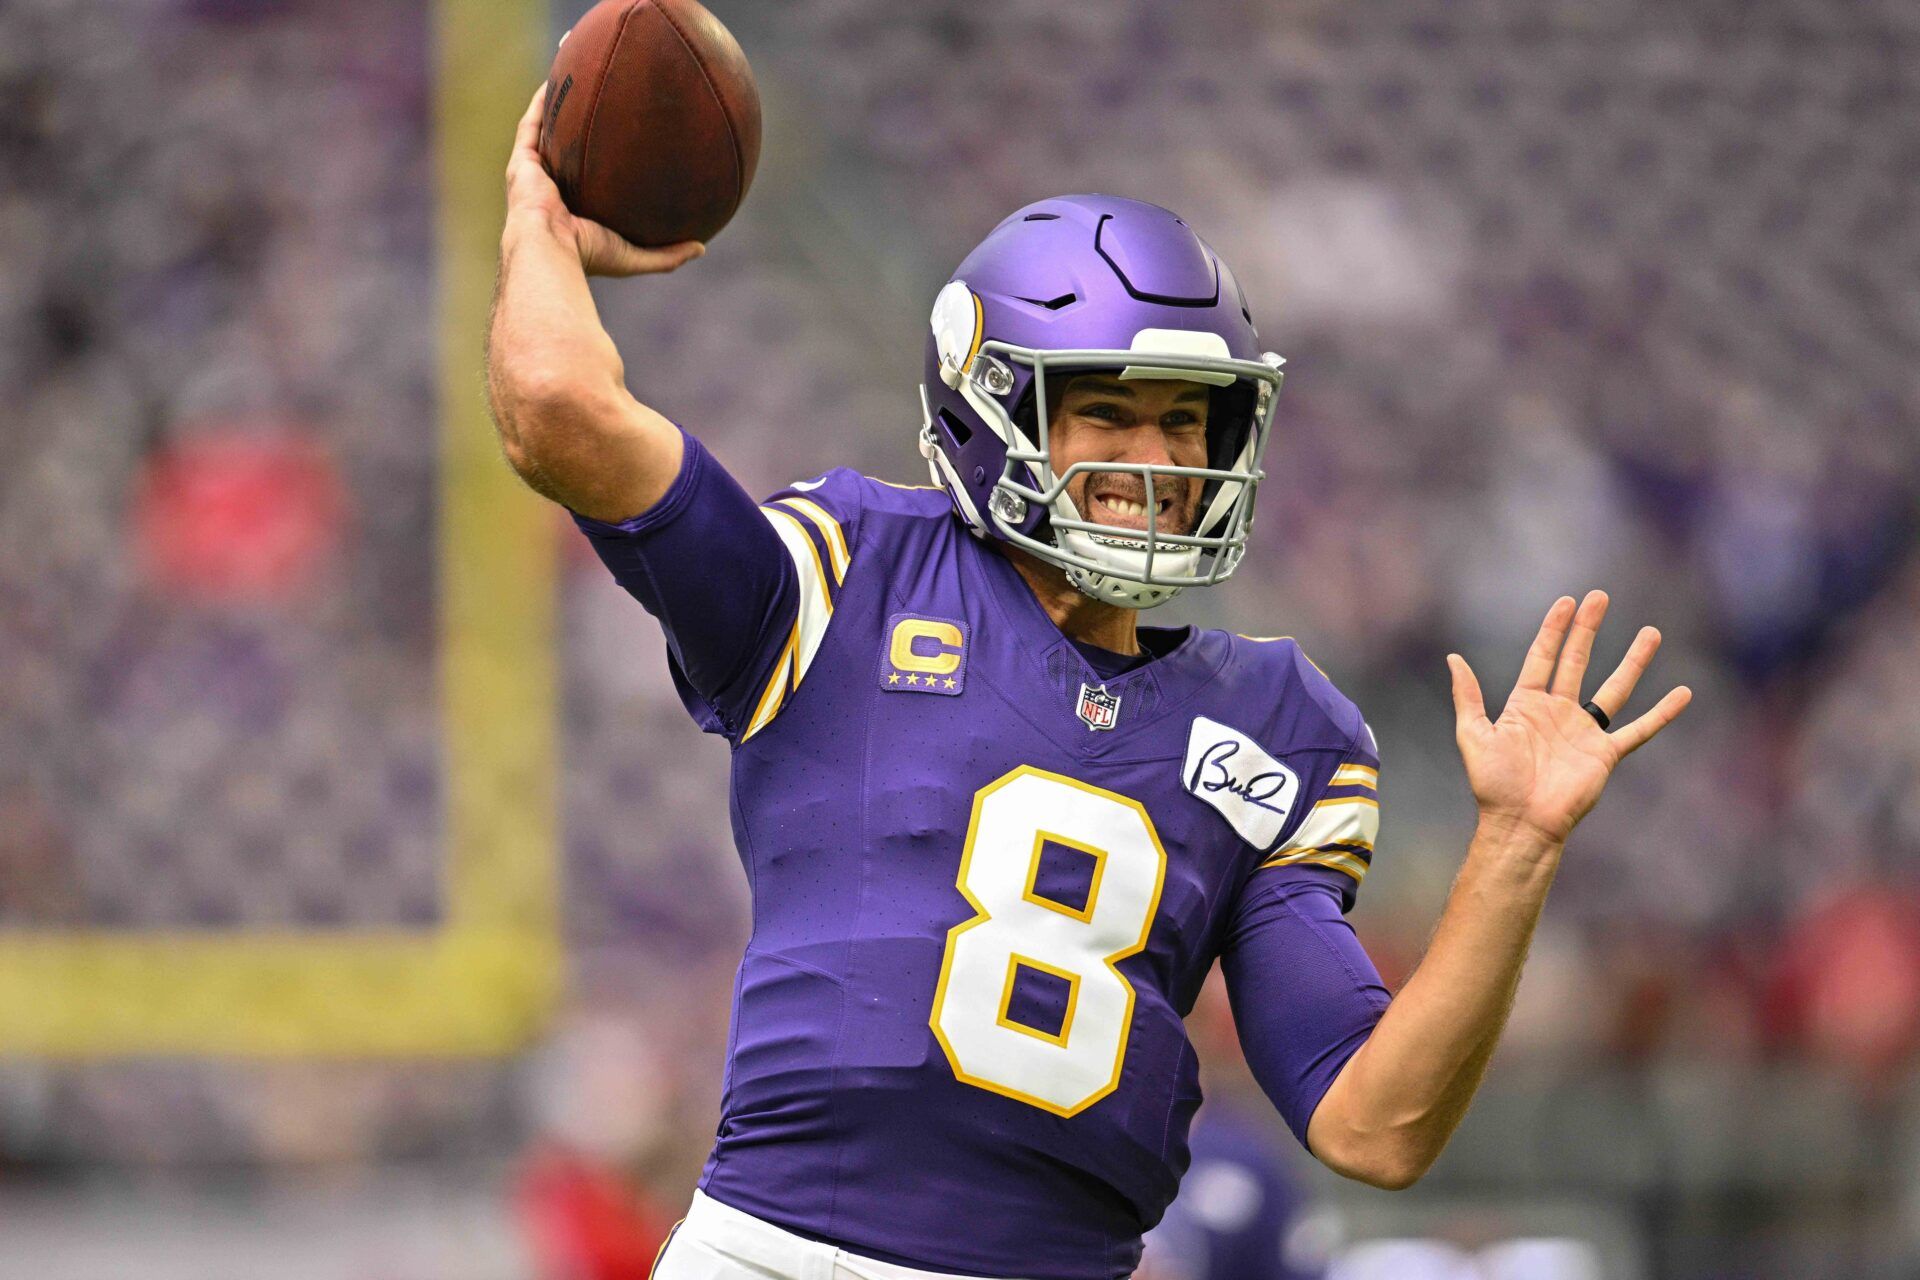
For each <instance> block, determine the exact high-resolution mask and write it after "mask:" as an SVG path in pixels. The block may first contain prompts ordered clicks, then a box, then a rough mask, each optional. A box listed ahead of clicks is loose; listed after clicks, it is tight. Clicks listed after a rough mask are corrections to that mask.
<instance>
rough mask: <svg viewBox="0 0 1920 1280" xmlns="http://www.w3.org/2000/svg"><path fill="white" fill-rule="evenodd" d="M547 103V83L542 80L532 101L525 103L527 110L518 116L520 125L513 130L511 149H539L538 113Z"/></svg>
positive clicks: (534, 92)
mask: <svg viewBox="0 0 1920 1280" xmlns="http://www.w3.org/2000/svg"><path fill="white" fill-rule="evenodd" d="M546 102H547V82H546V81H544V80H542V81H541V82H540V87H539V88H538V89H535V90H534V91H533V100H532V101H531V102H529V103H527V109H526V111H524V112H523V113H521V116H520V123H519V124H518V125H516V126H515V127H514V130H513V149H514V150H515V151H535V152H537V151H538V150H539V149H540V112H541V109H542V108H543V107H545V106H546Z"/></svg>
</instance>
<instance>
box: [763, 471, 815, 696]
mask: <svg viewBox="0 0 1920 1280" xmlns="http://www.w3.org/2000/svg"><path fill="white" fill-rule="evenodd" d="M760 510H761V511H762V512H764V513H765V514H766V517H767V522H768V523H769V524H771V525H772V526H773V531H774V532H775V533H777V534H779V535H780V541H781V543H782V544H783V545H784V546H785V547H786V549H787V555H788V556H790V557H791V558H792V560H793V567H794V568H795V569H796V570H798V571H799V574H800V615H799V617H798V618H797V619H796V620H795V623H794V654H793V661H794V669H793V680H792V682H791V687H792V688H794V689H798V688H799V687H800V682H801V681H802V680H804V679H806V676H807V668H809V667H811V666H812V665H813V659H814V656H815V655H816V654H818V653H819V652H820V642H821V641H822V640H823V639H825V638H826V634H827V623H829V622H831V621H832V620H833V597H832V595H831V594H830V592H829V590H828V585H827V572H826V568H825V566H824V565H822V564H821V563H820V551H819V548H817V547H815V546H814V545H813V539H812V538H810V537H808V536H807V531H806V529H805V527H803V526H802V525H801V523H800V518H799V517H798V516H795V515H793V514H792V513H791V512H787V511H782V510H779V509H778V508H773V507H762V508H760Z"/></svg>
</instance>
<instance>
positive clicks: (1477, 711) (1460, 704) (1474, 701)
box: [1447, 653, 1487, 732]
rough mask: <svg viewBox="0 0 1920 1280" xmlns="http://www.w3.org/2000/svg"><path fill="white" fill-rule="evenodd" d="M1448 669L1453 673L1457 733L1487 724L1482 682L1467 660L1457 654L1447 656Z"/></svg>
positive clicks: (1455, 727)
mask: <svg viewBox="0 0 1920 1280" xmlns="http://www.w3.org/2000/svg"><path fill="white" fill-rule="evenodd" d="M1447 669H1448V670H1449V671H1451V672H1453V723H1454V730H1455V731H1456V732H1461V731H1464V730H1466V729H1468V728H1470V727H1472V726H1473V725H1477V724H1485V723H1486V722H1487V703H1486V699H1484V698H1483V697H1481V696H1480V680H1479V677H1477V676H1475V675H1474V674H1473V668H1472V667H1470V666H1468V665H1467V660H1466V659H1465V658H1463V657H1461V656H1460V655H1459V654H1457V653H1450V654H1448V655H1447Z"/></svg>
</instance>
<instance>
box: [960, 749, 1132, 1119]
mask: <svg viewBox="0 0 1920 1280" xmlns="http://www.w3.org/2000/svg"><path fill="white" fill-rule="evenodd" d="M1049 844H1052V845H1056V846H1060V847H1062V848H1064V849H1068V850H1074V851H1077V852H1078V853H1079V854H1080V855H1084V856H1086V857H1090V858H1091V859H1092V868H1091V874H1090V876H1089V879H1088V882H1087V886H1086V891H1085V899H1084V903H1083V904H1075V903H1069V902H1063V901H1056V900H1054V899H1052V898H1050V897H1047V896H1044V895H1043V894H1041V893H1039V892H1036V882H1037V880H1038V878H1039V876H1040V869H1041V859H1042V856H1043V854H1044V853H1045V851H1046V850H1047V847H1048V846H1049ZM1166 869H1167V853H1166V850H1165V849H1164V848H1163V847H1162V846H1161V844H1160V836H1159V834H1158V833H1157V832H1156V831H1155V830H1154V828H1153V820H1152V819H1151V818H1149V817H1148V816H1147V811H1146V809H1145V808H1144V807H1142V806H1141V804H1140V802H1139V801H1137V800H1132V799H1129V798H1127V797H1126V796H1122V795H1116V794H1115V793H1113V792H1111V791H1104V790H1102V789H1100V788H1098V787H1094V786H1090V785H1088V784H1087V783H1084V782H1078V781H1075V780H1074V779H1072V778H1067V777H1063V776H1061V775H1060V774H1057V773H1048V772H1046V771H1044V770H1041V769H1035V768H1032V767H1030V766H1024V765H1023V766H1022V767H1020V768H1018V769H1015V770H1013V771H1012V772H1010V773H1008V774H1006V775H1004V776H1003V777H1001V778H999V779H997V780H996V781H994V782H991V783H989V784H988V785H987V786H985V787H983V788H981V789H980V791H979V792H977V793H976V794H975V795H974V798H973V817H972V820H971V822H970V823H969V824H968V827H967V839H966V844H965V847H964V848H963V850H962V853H961V858H960V874H959V879H958V885H959V888H960V892H961V893H963V894H964V895H966V899H967V901H968V902H969V903H970V904H971V905H972V906H973V909H974V912H975V915H974V916H973V918H972V919H970V920H966V921H963V922H962V923H960V924H958V925H955V926H954V927H953V929H952V930H951V931H950V932H949V933H948V934H947V950H946V956H945V959H944V960H943V962H942V964H941V966H940V983H939V986H938V988H937V989H936V990H935V992H934V998H933V1014H932V1017H931V1019H930V1022H931V1024H932V1027H933V1032H934V1035H935V1036H936V1037H937V1038H938V1039H939V1041H940V1047H941V1048H942V1049H943V1050H945V1052H946V1055H947V1061H948V1063H949V1064H951V1066H952V1067H953V1073H954V1075H955V1076H957V1077H958V1078H959V1079H961V1080H962V1081H965V1082H966V1083H968V1084H971V1085H977V1086H979V1087H980V1088H983V1089H990V1090H992V1091H993V1092H995V1093H999V1094H1004V1095H1006V1096H1007V1097H1011V1098H1017V1099H1019V1100H1020V1101H1022V1102H1026V1103H1031V1104H1032V1105H1034V1106H1036V1107H1041V1108H1043V1109H1045V1110H1047V1111H1051V1112H1053V1113H1054V1114H1056V1115H1061V1116H1072V1115H1076V1114H1078V1113H1079V1112H1081V1111H1084V1110H1085V1109H1086V1108H1088V1107H1090V1106H1092V1105H1093V1104H1094V1103H1096V1102H1098V1101H1099V1100H1100V1099H1102V1098H1104V1097H1106V1096H1107V1095H1108V1094H1109V1093H1112V1092H1113V1090H1114V1089H1115V1088H1116V1087H1117V1086H1118V1085H1119V1083H1120V1070H1121V1063H1122V1060H1123V1059H1124V1058H1125V1057H1126V1052H1127V1033H1128V1030H1129V1028H1130V1027H1131V1025H1132V1022H1133V1002H1134V991H1133V984H1132V983H1130V982H1128V981H1127V979H1126V977H1125V976H1124V975H1123V974H1121V972H1120V971H1119V969H1118V968H1117V967H1116V966H1117V965H1118V964H1119V962H1120V961H1122V960H1124V959H1126V958H1127V957H1128V956H1131V955H1134V954H1136V953H1137V952H1139V951H1140V950H1141V949H1142V948H1144V947H1145V946H1146V945H1147V935H1148V933H1149V931H1150V930H1151V929H1152V928H1153V917H1154V913H1155V912H1156V911H1157V910H1158V909H1159V905H1160V889H1161V886H1162V884H1163V883H1164V881H1165V878H1166ZM1023 969H1025V970H1030V971H1033V972H1034V973H1036V974H1044V975H1048V976H1049V978H1050V979H1051V980H1053V981H1055V982H1063V983H1064V984H1065V992H1066V997H1065V1004H1066V1010H1065V1013H1064V1014H1063V1015H1062V1017H1061V1020H1060V1024H1059V1028H1058V1031H1057V1032H1049V1031H1047V1030H1041V1029H1036V1028H1034V1027H1031V1026H1027V1025H1023V1024H1022V1023H1021V1022H1020V1021H1018V1020H1015V1019H1013V1018H1010V1017H1009V1016H1008V1015H1009V1005H1010V1003H1011V1002H1012V1000H1013V997H1014V990H1015V984H1016V980H1017V979H1018V978H1019V976H1020V974H1021V971H1022V970H1023Z"/></svg>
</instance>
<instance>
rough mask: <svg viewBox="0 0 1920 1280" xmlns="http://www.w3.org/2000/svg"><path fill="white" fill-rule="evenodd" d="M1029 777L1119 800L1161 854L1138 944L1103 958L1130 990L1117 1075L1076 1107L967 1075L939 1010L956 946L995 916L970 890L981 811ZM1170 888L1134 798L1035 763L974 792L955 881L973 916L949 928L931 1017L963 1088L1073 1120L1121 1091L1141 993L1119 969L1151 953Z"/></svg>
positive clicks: (1149, 825)
mask: <svg viewBox="0 0 1920 1280" xmlns="http://www.w3.org/2000/svg"><path fill="white" fill-rule="evenodd" d="M1024 777H1036V778H1047V779H1050V780H1051V781H1054V782H1064V783H1066V784H1067V785H1068V786H1070V787H1077V788H1079V789H1080V790H1081V791H1084V792H1086V793H1087V794H1088V795H1095V796H1103V797H1105V798H1106V799H1109V800H1118V801H1119V802H1120V803H1121V804H1124V805H1126V806H1127V807H1129V808H1131V809H1132V810H1134V812H1136V813H1138V814H1139V815H1140V821H1141V822H1142V823H1143V824H1145V826H1146V829H1147V838H1148V839H1149V840H1151V841H1153V847H1154V851H1155V852H1156V853H1158V854H1159V855H1160V858H1159V863H1158V865H1157V866H1156V867H1155V869H1154V879H1153V896H1152V898H1151V899H1149V900H1148V902H1147V910H1146V918H1145V920H1144V921H1143V922H1142V923H1141V926H1140V938H1139V940H1138V941H1137V942H1135V943H1133V944H1132V945H1131V946H1128V947H1125V948H1123V949H1121V950H1119V951H1116V952H1114V953H1113V954H1112V955H1110V956H1106V957H1104V958H1103V959H1102V961H1101V963H1102V964H1104V965H1106V966H1107V968H1108V969H1109V970H1110V971H1112V973H1113V976H1114V977H1116V978H1118V979H1119V980H1120V985H1121V986H1123V987H1125V988H1126V991H1127V1009H1126V1013H1125V1015H1124V1016H1123V1018H1122V1020H1121V1023H1120V1044H1119V1047H1118V1048H1117V1049H1116V1050H1115V1051H1114V1055H1113V1075H1112V1077H1111V1078H1109V1079H1108V1081H1107V1083H1106V1084H1104V1085H1102V1086H1101V1087H1100V1088H1098V1089H1095V1090H1094V1091H1093V1092H1092V1093H1090V1094H1088V1095H1087V1097H1086V1098H1085V1099H1083V1100H1082V1101H1081V1102H1080V1103H1079V1104H1078V1105H1077V1106H1072V1107H1060V1106H1055V1105H1054V1104H1053V1103H1051V1102H1048V1101H1047V1100H1046V1099H1044V1098H1036V1097H1034V1096H1033V1095H1032V1094H1028V1093H1022V1092H1020V1091H1019V1090H1018V1089H1012V1088H1009V1087H1007V1086H1006V1085H1003V1084H995V1083H994V1082H993V1081H991V1080H986V1079H982V1078H981V1077H979V1076H975V1075H970V1074H968V1073H967V1072H966V1071H965V1070H963V1069H962V1068H961V1066H960V1058H959V1055H958V1054H956V1053H955V1052H954V1050H953V1045H952V1044H950V1043H948V1041H947V1037H946V1033H945V1032H943V1031H942V1030H941V1029H940V1010H941V1008H942V1007H943V1006H944V1005H945V1004H946V1000H947V979H948V977H949V976H950V974H951V972H952V969H953V949H954V944H955V943H956V942H958V941H959V939H960V935H961V934H963V933H965V932H966V931H967V930H969V929H972V928H974V927H975V926H977V925H982V924H985V923H986V922H987V921H988V920H989V919H991V918H992V917H991V916H989V915H988V914H987V909H986V908H985V907H983V906H981V905H980V901H979V899H977V898H975V897H974V896H973V894H972V893H970V892H968V890H967V871H968V869H969V868H970V867H971V866H972V865H973V844H974V839H975V837H976V836H977V835H978V834H979V831H980V810H981V807H982V806H983V805H985V804H986V801H987V797H988V796H990V795H992V794H993V793H994V792H996V791H998V790H1000V788H1002V787H1004V786H1008V785H1009V784H1011V783H1013V782H1016V781H1018V780H1019V779H1021V778H1024ZM1166 884H1167V847H1166V846H1165V845H1164V844H1162V843H1161V842H1160V831H1159V828H1157V827H1155V826H1154V825H1153V815H1151V814H1149V813H1148V812H1147V807H1146V806H1145V805H1143V804H1141V803H1140V802H1139V801H1138V800H1135V799H1134V798H1133V797H1132V796H1123V795H1121V794H1120V793H1119V792H1117V791H1108V790H1107V789H1106V788H1105V787H1096V786H1094V785H1093V784H1092V783H1089V782H1082V781H1080V780H1079V779H1078V778H1069V777H1067V776H1066V775H1065V774H1059V773H1053V772H1050V771H1049V770H1046V769H1037V768H1035V767H1034V766H1032V765H1030V764H1023V765H1021V766H1019V767H1018V768H1015V769H1010V770H1008V771H1007V772H1006V773H1004V774H1001V775H1000V776H999V777H998V778H995V779H994V780H993V781H992V782H989V783H988V784H987V785H986V786H984V787H982V788H980V790H978V791H976V792H974V793H973V813H972V814H971V816H969V817H968V819H967V840H966V844H965V845H963V846H962V847H961V852H960V871H959V873H958V874H957V875H956V876H955V877H954V885H955V887H957V888H958V889H959V890H960V896H961V897H963V898H965V899H966V900H967V905H968V906H970V907H972V908H973V911H974V914H973V918H972V919H970V920H963V921H961V922H960V923H959V924H957V925H955V926H953V928H951V929H949V930H947V949H946V952H945V954H944V955H942V956H941V958H940V981H939V983H938V985H936V986H935V987H934V989H933V1008H932V1009H931V1010H930V1011H929V1012H928V1014H927V1025H928V1026H929V1027H931V1028H932V1029H933V1038H934V1039H935V1040H937V1041H939V1043H940V1052H942V1053H944V1054H945V1055H946V1056H947V1066H948V1067H950V1068H952V1070H953V1075H954V1078H955V1079H956V1080H959V1081H960V1082H961V1083H963V1084H970V1085H972V1086H974V1087H975V1088H977V1089H985V1090H986V1091H987V1092H988V1093H997V1094H999V1095H1000V1096H1001V1097H1003V1098H1012V1099H1013V1100H1014V1101H1015V1102H1024V1103H1026V1104H1027V1105H1028V1106H1031V1107H1038V1108H1040V1109H1041V1110H1042V1111H1047V1112H1051V1113H1052V1114H1054V1115H1056V1116H1060V1117H1061V1118H1063V1119H1072V1118H1073V1117H1074V1116H1077V1115H1079V1114H1080V1113H1081V1112H1082V1111H1085V1110H1086V1109H1087V1108H1088V1107H1090V1106H1092V1105H1093V1104H1094V1103H1096V1102H1098V1101H1100V1100H1101V1099H1102V1098H1104V1097H1106V1096H1107V1095H1108V1094H1110V1093H1112V1092H1113V1091H1114V1090H1115V1089H1118V1088H1119V1087H1120V1074H1121V1070H1122V1068H1123V1067H1124V1065H1125V1063H1126V1060H1127V1045H1128V1044H1129V1043H1130V1042H1131V1041H1132V1039H1133V1010H1134V1005H1135V1003H1136V1000H1137V998H1138V993H1137V992H1135V991H1134V989H1133V983H1131V982H1129V981H1128V980H1127V975H1126V974H1124V973H1121V972H1120V967H1119V966H1120V962H1121V961H1122V960H1125V959H1127V958H1128V957H1129V956H1136V955H1139V954H1140V953H1141V952H1142V951H1144V950H1146V947H1147V939H1148V937H1150V936H1151V935H1152V933H1153V921H1154V917H1155V916H1157V915H1159V914H1160V893H1161V890H1163V889H1164V888H1166ZM1087 913H1088V916H1089V917H1091V916H1092V913H1093V899H1092V897H1089V898H1088V899H1087ZM1028 1030H1029V1031H1031V1028H1028ZM1035 1034H1037V1033H1035Z"/></svg>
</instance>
